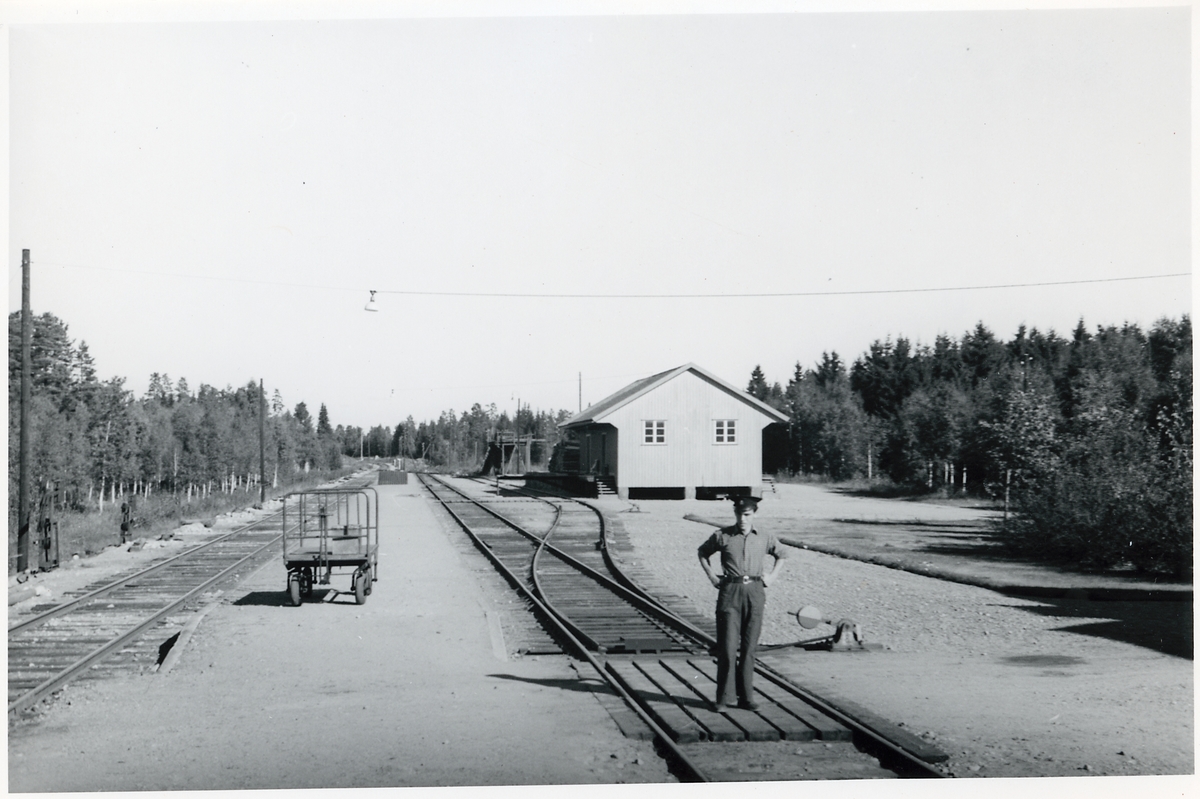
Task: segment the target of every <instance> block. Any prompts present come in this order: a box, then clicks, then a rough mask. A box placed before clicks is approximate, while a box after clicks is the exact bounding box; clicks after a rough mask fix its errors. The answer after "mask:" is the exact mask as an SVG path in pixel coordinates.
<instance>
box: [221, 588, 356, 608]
mask: <svg viewBox="0 0 1200 799" xmlns="http://www.w3.org/2000/svg"><path fill="white" fill-rule="evenodd" d="M331 590H332V589H327V588H314V589H313V592H312V596H311V597H309V598H306V599H305V600H304V603H303V604H312V603H316V602H324V601H325V595H326V594H328V593H329V592H330V591H331ZM333 598H334V599H336V598H337V597H333ZM350 602H351V604H353V603H354V595H353V594H351V595H350ZM230 604H233V605H240V606H246V605H249V606H257V607H268V608H282V607H289V608H290V607H291V606H292V600H291V597H289V596H288V592H287V591H284V590H283V589H280V590H278V591H251V592H250V593H248V594H246V595H245V596H244V597H242V598H241V599H238V600H237V601H235V602H232V603H230Z"/></svg>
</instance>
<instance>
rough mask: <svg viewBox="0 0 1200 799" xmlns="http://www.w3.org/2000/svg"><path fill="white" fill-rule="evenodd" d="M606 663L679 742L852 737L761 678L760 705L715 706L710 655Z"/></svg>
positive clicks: (757, 694) (758, 682)
mask: <svg viewBox="0 0 1200 799" xmlns="http://www.w3.org/2000/svg"><path fill="white" fill-rule="evenodd" d="M607 667H608V669H609V671H610V672H612V673H613V674H615V676H616V677H617V678H618V679H619V680H620V681H621V682H622V684H623V685H624V687H625V688H626V689H627V690H628V691H629V692H630V693H632V694H633V696H634V697H635V698H636V699H637V700H638V702H639V703H640V704H641V705H642V706H643V707H644V708H646V710H647V711H648V712H649V714H650V715H651V716H652V717H653V718H654V720H655V721H656V722H657V723H658V724H659V725H660V726H661V727H662V728H663V729H664V730H665V731H666V732H667V733H668V734H669V735H670V736H671V738H672V739H673V740H674V741H676V742H678V743H695V742H699V741H729V742H733V741H779V740H784V741H812V740H820V741H849V740H851V739H852V738H853V733H852V732H851V730H850V729H849V728H848V727H845V726H843V725H842V724H840V723H838V722H837V721H834V720H833V719H830V718H829V717H827V716H825V715H824V714H822V713H820V712H819V711H817V710H816V709H815V708H813V707H812V706H811V705H809V704H808V703H806V702H804V701H803V700H801V699H799V698H798V697H795V696H792V695H790V694H788V693H786V692H785V691H783V690H782V689H779V688H778V687H776V686H773V685H771V684H770V683H769V682H767V681H766V680H763V679H761V678H760V679H758V680H756V681H755V689H754V693H755V696H754V701H755V702H756V703H757V704H758V709H757V710H742V709H740V708H736V707H732V706H731V707H730V708H729V709H728V710H726V711H724V712H721V713H718V712H716V711H715V710H713V708H712V697H713V695H714V694H715V692H716V676H717V667H716V664H715V663H714V662H713V661H712V660H710V659H707V658H699V657H691V658H688V657H661V658H633V659H630V660H617V659H614V658H610V659H609V660H608V663H607Z"/></svg>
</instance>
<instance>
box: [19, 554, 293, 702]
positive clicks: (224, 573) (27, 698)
mask: <svg viewBox="0 0 1200 799" xmlns="http://www.w3.org/2000/svg"><path fill="white" fill-rule="evenodd" d="M243 532H244V531H243ZM282 537H283V534H282V533H281V534H280V535H277V536H275V537H274V538H272V539H271V540H270V541H268V542H267V543H266V544H264V545H263V546H261V547H259V548H258V549H256V550H254V551H253V552H251V553H250V554H249V555H246V556H245V557H243V558H241V559H240V560H238V561H236V562H235V563H233V564H231V565H230V566H228V567H227V568H225V569H222V570H221V571H220V572H219V573H218V574H217V575H216V576H214V577H211V578H209V579H208V580H205V581H204V582H203V583H201V584H200V585H197V586H196V587H195V588H193V589H192V590H190V591H188V592H187V593H186V594H184V595H183V596H181V597H180V598H179V599H177V600H175V601H173V602H171V603H170V604H168V605H166V606H165V607H163V608H162V609H161V610H158V611H156V612H155V613H154V614H153V615H151V616H150V617H149V618H147V619H146V620H144V621H142V622H140V623H139V624H137V625H135V626H134V627H131V628H130V629H128V630H126V631H125V632H124V633H121V634H120V635H118V636H117V637H116V638H113V639H111V640H110V641H108V642H107V643H105V644H104V645H102V646H100V647H99V648H97V649H95V650H93V651H92V652H91V653H89V654H87V655H84V656H83V657H82V658H80V659H79V660H77V661H75V662H74V663H72V664H71V665H70V666H68V667H67V668H65V669H63V670H62V671H60V672H59V673H58V674H56V675H54V676H53V677H50V678H48V679H46V680H44V681H43V682H41V683H40V684H39V685H37V686H36V687H34V688H32V689H30V690H29V691H27V692H25V693H24V694H22V695H21V696H19V697H17V698H16V699H14V700H13V701H12V702H9V704H8V712H9V714H10V715H11V714H13V713H17V712H20V711H21V710H24V709H25V708H28V707H30V706H32V705H33V704H34V703H36V702H37V701H38V700H39V699H41V698H42V697H44V696H45V695H46V694H48V693H50V692H51V691H53V690H54V689H55V688H57V687H58V686H60V685H63V684H64V683H66V682H69V681H70V680H71V678H72V677H74V676H75V675H76V674H77V673H78V672H80V671H82V670H83V669H84V668H85V667H87V666H89V665H91V664H92V663H94V662H95V661H97V660H99V659H100V658H103V657H104V656H106V655H108V654H109V653H110V652H112V651H113V650H114V649H116V648H117V647H119V646H121V645H123V644H125V643H128V642H129V641H130V640H132V639H134V638H136V637H137V636H138V635H140V634H141V633H142V632H143V631H144V630H146V629H147V628H148V627H150V626H151V625H152V624H154V623H156V622H158V621H159V620H160V619H162V617H164V616H166V615H167V614H169V613H171V612H173V611H174V610H176V609H177V608H179V607H180V606H182V605H184V604H186V603H187V602H188V601H190V600H191V599H193V598H194V597H195V596H197V595H198V594H200V593H201V592H202V591H204V590H205V589H207V588H209V587H211V586H212V585H214V584H216V583H219V582H220V581H221V580H223V579H225V578H226V577H228V576H229V575H230V574H231V573H233V571H234V570H236V569H238V568H239V567H241V566H242V565H243V564H245V563H246V562H247V561H249V560H253V559H254V558H256V557H258V556H260V555H261V554H262V553H263V552H265V551H267V550H268V549H270V548H272V547H274V546H275V545H276V544H278V543H279V539H280V538H282Z"/></svg>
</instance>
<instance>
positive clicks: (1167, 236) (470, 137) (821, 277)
mask: <svg viewBox="0 0 1200 799" xmlns="http://www.w3.org/2000/svg"><path fill="white" fill-rule="evenodd" d="M625 5H626V6H627V8H626V11H625V12H624V13H611V12H612V11H613V10H614V9H615V10H620V9H622V4H620V3H612V4H607V5H604V6H603V7H601V6H597V5H585V4H575V5H572V6H567V5H565V4H562V3H557V4H556V3H545V2H543V3H540V4H534V5H526V6H525V7H524V8H522V7H520V6H487V9H488V14H489V15H490V16H480V15H479V11H478V9H480V8H483V6H478V5H471V4H464V3H459V4H455V3H444V4H437V5H434V4H429V3H425V4H418V3H412V4H407V5H404V4H387V3H371V4H346V5H343V6H338V7H333V6H329V5H328V4H321V3H305V4H297V3H260V4H236V3H225V4H207V5H199V6H197V5H190V6H189V5H182V4H172V3H165V4H162V5H159V6H156V7H153V8H152V7H151V6H149V5H146V4H136V3H130V4H125V5H121V6H117V5H113V4H109V5H105V4H103V3H96V4H91V5H89V4H76V5H71V6H67V5H66V4H58V3H49V4H40V5H39V4H34V3H10V4H8V5H7V6H6V9H0V11H2V12H3V13H4V14H5V15H6V20H7V23H8V24H7V25H6V27H5V28H4V31H3V32H4V33H5V34H6V36H7V41H6V45H7V51H8V59H7V63H8V66H7V69H8V101H9V102H8V132H9V161H8V183H9V196H8V203H9V206H8V211H9V212H8V214H7V233H8V235H7V240H8V250H7V252H8V258H9V281H8V292H9V311H10V312H11V311H13V310H17V309H19V308H20V304H21V294H20V280H21V251H22V249H29V250H30V251H31V258H32V270H31V271H32V278H31V283H32V291H31V293H32V303H31V304H32V309H33V311H34V313H44V312H50V313H53V314H55V315H56V316H58V317H59V318H60V319H62V320H63V321H64V322H65V323H66V324H67V325H68V326H69V332H70V335H71V337H72V339H74V340H75V341H76V342H79V341H86V343H87V344H88V347H89V350H90V352H91V354H92V356H93V358H94V359H95V361H96V365H97V367H98V371H99V374H100V376H101V377H102V378H109V377H113V376H120V377H124V378H125V379H126V383H125V385H126V387H127V388H128V389H130V390H131V391H133V393H134V394H135V395H137V396H141V395H142V394H144V393H145V391H146V389H147V386H148V383H149V378H150V375H151V374H152V373H154V372H159V373H166V374H168V375H169V376H170V377H171V378H172V379H178V378H181V377H182V378H186V379H187V381H188V384H189V386H190V387H191V389H192V390H193V391H194V390H196V389H197V388H198V387H199V386H200V384H202V383H204V384H208V385H212V386H216V387H218V388H224V387H226V386H234V387H237V386H241V385H245V384H246V383H248V382H250V381H255V382H257V381H258V380H259V379H261V380H263V381H264V383H265V385H266V388H267V391H268V393H269V394H270V393H273V392H274V391H276V390H278V391H279V392H280V394H281V396H282V398H283V400H284V402H285V403H286V404H287V405H288V406H289V407H291V406H294V405H295V404H296V403H297V402H300V401H303V402H305V403H306V404H307V405H308V407H309V408H310V409H315V408H317V407H318V406H319V405H321V404H324V405H326V407H327V409H328V412H329V415H330V419H331V421H332V422H333V424H334V425H338V424H345V425H356V426H362V427H372V426H375V425H387V426H392V427H394V426H395V425H396V424H397V423H398V422H400V421H402V420H403V419H404V418H405V417H407V416H410V415H411V416H413V417H414V418H415V419H416V420H417V421H422V420H425V419H432V418H436V417H437V416H438V415H439V414H441V413H442V412H443V411H445V410H448V409H453V410H455V411H456V412H458V413H461V412H463V411H465V410H469V408H470V407H471V405H472V404H474V403H480V404H481V405H483V406H485V407H486V406H488V405H489V404H493V403H494V404H495V405H496V406H497V408H498V409H499V410H501V411H507V412H508V413H509V414H510V415H511V414H512V412H513V411H514V410H515V408H516V404H517V402H518V401H520V402H521V403H523V404H529V405H530V406H532V407H533V408H535V409H541V410H558V409H565V410H569V411H572V412H574V411H576V410H578V409H579V407H580V406H581V405H582V406H584V407H586V405H588V404H589V403H594V402H597V401H599V400H601V399H603V398H604V397H605V396H607V395H608V394H610V393H612V392H614V391H616V390H617V389H619V388H621V387H622V386H624V385H626V384H627V383H630V382H632V381H634V380H636V379H639V378H641V377H645V376H647V375H650V374H653V373H655V372H659V371H663V370H666V369H670V368H673V367H675V366H679V365H681V364H684V363H689V362H694V363H696V364H698V365H700V366H702V367H704V368H705V369H708V370H709V371H711V372H713V373H715V374H717V375H719V376H721V377H723V378H725V379H726V380H728V381H729V382H731V383H734V384H737V385H742V386H744V385H745V384H746V383H747V382H748V380H749V377H750V373H751V371H752V370H753V369H754V367H755V366H761V368H762V369H763V371H764V372H765V373H766V376H767V379H768V380H769V381H773V382H774V381H778V382H780V383H782V384H786V382H787V380H788V379H789V377H790V376H791V375H792V372H793V370H794V368H795V366H796V364H797V363H799V364H800V365H801V366H803V367H808V368H811V367H813V366H815V365H816V363H817V362H818V361H819V360H820V358H821V355H822V353H823V352H834V351H836V352H837V353H838V354H839V355H840V356H841V357H842V359H843V360H844V361H846V362H852V361H853V360H854V359H855V358H857V357H858V356H859V355H861V354H862V353H864V352H865V351H866V350H867V348H868V347H869V346H870V344H871V343H872V342H873V341H876V340H884V339H886V338H889V337H890V338H892V339H893V340H894V339H895V338H896V337H898V336H904V337H906V338H908V339H910V340H911V341H913V342H916V343H923V344H932V343H933V340H934V338H935V337H936V336H937V335H939V334H947V335H950V336H955V337H959V336H961V335H962V334H963V333H965V332H967V331H968V330H970V329H972V328H974V326H975V325H976V324H977V323H979V322H982V323H984V324H985V325H986V326H987V327H988V328H989V329H990V330H992V331H993V332H994V333H995V334H996V335H997V336H998V337H1000V338H1001V339H1008V338H1011V337H1012V335H1013V334H1014V333H1015V332H1016V331H1017V328H1018V326H1020V325H1022V324H1024V325H1026V326H1028V327H1036V328H1038V329H1039V330H1042V331H1043V332H1046V331H1049V330H1055V331H1056V332H1058V333H1059V334H1060V335H1064V336H1068V335H1069V334H1070V333H1071V331H1072V330H1073V329H1074V327H1075V326H1076V324H1077V323H1078V322H1079V321H1080V320H1081V319H1082V320H1084V322H1085V324H1086V325H1088V326H1089V327H1091V328H1094V327H1095V326H1097V325H1100V324H1122V323H1125V322H1132V323H1136V324H1139V325H1141V326H1142V327H1143V328H1149V327H1150V326H1151V325H1153V323H1154V322H1155V320H1157V319H1159V318H1161V317H1164V316H1166V317H1171V318H1178V317H1180V316H1181V315H1182V314H1185V313H1190V312H1191V292H1192V288H1191V280H1190V277H1189V275H1190V272H1191V259H1192V214H1193V210H1192V206H1191V150H1192V137H1193V132H1192V125H1191V91H1192V84H1191V79H1190V78H1191V71H1192V52H1191V47H1190V40H1191V29H1192V26H1193V24H1194V21H1193V17H1194V16H1195V15H1194V14H1193V13H1192V10H1191V8H1190V7H1189V6H1188V5H1175V6H1165V7H1152V6H1142V7H1136V6H1133V7H1112V8H1103V9H1097V8H1071V9H1049V8H1039V9H1034V10H1024V9H1016V8H1014V9H1011V10H1003V9H1000V10H990V11H979V10H972V9H969V8H963V7H960V8H959V9H957V10H923V11H895V10H891V7H889V6H887V5H886V4H876V5H874V6H873V7H872V8H874V9H881V8H882V9H886V10H883V11H879V10H860V11H858V12H855V13H832V12H830V11H828V10H821V9H822V8H824V7H822V6H819V5H812V4H809V5H804V4H798V3H794V4H791V5H787V4H779V3H776V4H763V3H759V4H757V5H754V6H743V7H741V8H750V9H753V10H754V11H755V13H730V12H731V11H733V10H734V9H733V6H730V5H723V4H721V3H715V2H709V3H703V4H701V3H695V4H691V5H689V4H687V3H671V4H665V3H663V4H656V3H643V4H638V5H637V6H636V8H637V9H644V10H648V11H650V12H653V13H629V9H633V8H635V7H634V6H632V5H631V4H625ZM862 8H865V7H862ZM896 8H899V7H898V6H896ZM928 8H932V6H930V7H928ZM80 9H82V15H81V16H80V15H76V14H75V13H73V12H76V11H79V10H80ZM814 9H816V10H814ZM339 17H340V18H339ZM77 20H78V21H77ZM1162 275H1175V276H1174V277H1159V276H1162ZM1080 281H1093V282H1080ZM1035 284H1040V285H1035ZM1047 284H1058V285H1047ZM987 287H991V288H987ZM371 291H375V292H376V295H375V299H376V302H377V304H378V307H379V310H378V312H375V313H370V312H367V311H365V310H364V306H365V305H366V303H367V300H368V299H369V297H370V292H371Z"/></svg>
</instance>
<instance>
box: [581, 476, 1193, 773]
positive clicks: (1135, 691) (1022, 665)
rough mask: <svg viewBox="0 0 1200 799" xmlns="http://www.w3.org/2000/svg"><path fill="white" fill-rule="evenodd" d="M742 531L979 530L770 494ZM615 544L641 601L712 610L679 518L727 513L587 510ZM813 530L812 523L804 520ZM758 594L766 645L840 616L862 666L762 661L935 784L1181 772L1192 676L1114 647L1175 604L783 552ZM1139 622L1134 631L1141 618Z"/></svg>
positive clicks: (811, 495) (716, 506)
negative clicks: (1023, 593) (831, 522)
mask: <svg viewBox="0 0 1200 799" xmlns="http://www.w3.org/2000/svg"><path fill="white" fill-rule="evenodd" d="M779 488H780V491H779V493H778V494H768V496H767V499H766V500H764V502H763V503H762V505H761V507H760V510H759V513H758V516H757V517H756V526H757V527H758V528H759V529H764V530H771V531H773V532H775V533H777V534H779V535H789V534H790V535H791V536H795V537H799V538H803V534H804V527H805V525H806V524H808V523H812V524H817V523H820V521H821V520H823V519H824V520H828V519H835V518H864V517H866V516H867V514H870V517H871V518H873V519H886V518H888V514H889V513H890V514H892V516H893V517H894V518H896V519H902V520H905V521H909V520H914V519H918V520H919V519H922V518H924V519H928V520H931V521H948V520H954V519H967V520H969V519H978V518H979V517H980V512H979V511H975V510H969V509H959V508H953V507H944V506H936V505H921V504H915V503H910V502H894V501H893V502H889V501H886V500H862V499H857V498H853V497H847V496H841V495H836V494H833V493H832V492H828V491H824V490H823V489H820V488H816V487H812V486H780V487H779ZM597 504H598V505H599V506H600V507H602V508H603V509H604V510H605V512H606V513H607V515H608V516H609V517H610V518H611V519H613V520H614V522H615V523H616V524H618V525H620V526H621V527H622V528H623V529H624V531H625V532H626V533H627V535H628V537H629V542H630V546H631V549H630V550H629V551H627V552H625V553H624V557H625V559H626V560H627V561H628V562H629V563H630V564H631V565H637V566H640V567H642V568H644V569H645V570H646V571H647V572H648V573H650V574H652V575H653V577H652V581H653V584H652V585H647V586H646V587H647V588H649V589H650V590H652V591H654V592H661V593H664V594H677V595H680V596H682V597H685V598H686V599H687V601H690V602H691V603H693V607H694V608H695V609H697V610H701V611H704V612H710V613H711V612H712V609H713V605H714V603H715V599H716V592H715V590H714V589H713V588H712V586H711V585H710V584H709V582H708V580H707V578H706V577H705V575H704V573H703V571H702V570H701V569H700V567H699V565H698V562H697V558H696V547H697V546H699V544H700V542H701V541H702V540H703V539H704V538H705V536H707V535H708V534H709V533H710V532H711V531H712V530H713V528H712V527H710V526H708V525H705V524H700V523H697V522H694V521H687V520H685V519H684V518H683V517H684V515H685V514H689V515H695V516H700V517H704V518H709V519H717V520H721V519H728V522H727V523H732V519H733V516H732V511H731V508H730V505H729V504H728V503H722V502H703V501H696V500H684V501H673V502H672V501H637V502H636V503H629V502H623V501H620V500H615V499H610V500H604V501H600V502H598V503H597ZM810 520H811V521H810ZM789 554H790V557H789V558H788V560H787V565H786V570H785V571H784V572H783V573H782V576H781V577H780V578H779V579H778V580H777V581H776V582H775V584H774V585H772V586H771V587H770V588H769V589H768V600H767V612H766V619H765V621H764V625H763V635H762V642H763V643H764V644H782V643H789V642H794V641H797V640H801V639H810V638H813V637H815V636H817V635H820V634H822V633H829V632H832V627H830V626H828V625H822V626H820V627H818V628H816V629H815V630H805V629H803V628H801V627H800V626H799V624H798V623H797V620H796V617H795V615H794V614H795V613H796V611H797V610H799V609H800V608H801V607H803V606H805V605H815V606H817V607H819V608H820V609H821V610H822V611H823V612H824V615H825V616H826V617H827V618H832V619H833V620H835V621H836V620H838V619H842V618H850V619H853V620H854V621H856V622H857V623H858V624H859V625H860V627H861V628H862V630H863V632H864V635H865V637H866V640H867V641H869V642H874V643H877V644H880V645H882V649H881V650H880V651H870V652H810V651H805V650H801V649H797V648H786V649H779V650H774V651H773V652H768V653H765V654H764V655H763V657H764V659H765V660H766V661H767V662H769V663H770V664H771V665H773V666H775V667H777V668H779V669H780V670H782V671H785V672H787V673H789V674H791V675H794V676H795V678H796V679H798V680H799V681H801V682H802V683H803V684H805V685H807V686H809V687H811V688H812V689H814V690H815V691H816V692H817V693H819V694H823V695H826V696H829V697H835V698H836V697H840V698H843V699H848V700H851V701H853V702H856V703H857V704H859V705H862V706H865V707H867V708H870V709H871V710H872V711H874V712H876V713H878V714H880V715H882V716H884V717H886V718H888V719H890V720H892V721H893V722H896V723H898V724H901V725H903V726H905V727H906V728H907V729H909V730H910V731H912V732H914V733H916V734H918V735H921V736H922V737H924V738H926V739H927V740H929V741H931V742H934V743H936V744H937V745H938V746H939V747H941V748H942V749H943V750H944V751H946V752H947V753H948V754H949V755H950V760H949V761H948V762H947V763H946V764H945V768H946V771H947V772H948V773H952V774H953V775H954V776H956V777H971V776H1005V777H1031V776H1089V775H1179V774H1191V773H1193V772H1194V749H1193V729H1194V728H1193V671H1192V660H1191V658H1190V653H1189V657H1179V656H1175V655H1170V654H1165V653H1164V652H1163V651H1156V650H1155V649H1154V648H1152V647H1144V646H1137V645H1134V644H1132V643H1129V642H1127V640H1124V639H1125V638H1128V637H1129V636H1126V635H1124V634H1123V632H1122V629H1121V628H1123V627H1125V626H1127V625H1134V626H1138V625H1141V626H1145V625H1153V624H1154V623H1156V622H1157V623H1161V618H1160V617H1161V615H1162V611H1163V610H1164V609H1165V608H1166V606H1167V605H1171V604H1173V603H1162V602H1130V601H1122V602H1091V601H1087V600H1083V599H1065V598H1059V599H1055V600H1053V601H1050V600H1046V601H1042V600H1035V599H1029V598H1019V597H1012V596H1006V595H1004V594H1001V593H998V592H996V591H993V590H990V589H987V588H982V587H977V586H974V585H966V584H962V583H957V582H950V581H947V580H942V579H936V578H933V577H928V576H923V575H920V574H913V573H909V572H905V571H901V570H897V569H892V568H886V567H884V566H879V565H875V564H871V563H863V562H859V561H855V560H852V559H847V558H841V557H834V556H831V555H826V554H821V553H817V552H813V551H809V550H804V549H798V548H791V549H790V550H789ZM1142 617H1144V618H1142Z"/></svg>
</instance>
